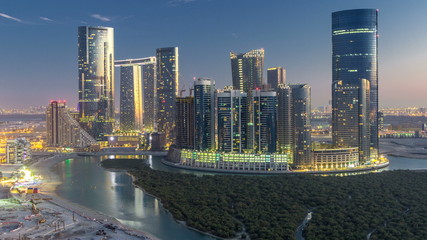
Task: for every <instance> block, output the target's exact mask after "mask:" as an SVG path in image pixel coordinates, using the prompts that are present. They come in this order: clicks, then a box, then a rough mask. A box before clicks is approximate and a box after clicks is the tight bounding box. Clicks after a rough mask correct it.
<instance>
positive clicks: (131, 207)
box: [55, 156, 427, 240]
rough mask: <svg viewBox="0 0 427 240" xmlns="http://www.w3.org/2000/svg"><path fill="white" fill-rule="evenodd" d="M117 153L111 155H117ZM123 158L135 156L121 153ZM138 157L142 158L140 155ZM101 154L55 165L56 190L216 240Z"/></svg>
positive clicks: (132, 219)
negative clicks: (108, 165)
mask: <svg viewBox="0 0 427 240" xmlns="http://www.w3.org/2000/svg"><path fill="white" fill-rule="evenodd" d="M115 157H117V156H109V158H115ZM121 157H122V158H123V157H124V158H135V156H132V157H130V156H129V157H126V156H121ZM138 158H139V157H138ZM144 158H145V159H140V160H138V159H136V160H135V161H137V164H148V165H149V166H150V167H151V168H153V169H156V170H163V171H170V172H180V173H193V174H213V173H207V172H193V171H189V170H184V169H177V168H173V167H169V166H166V165H164V164H162V163H161V158H159V157H151V156H146V157H144ZM389 160H390V166H389V167H388V168H387V169H388V170H397V169H420V168H423V169H427V160H422V159H411V158H402V157H389ZM100 161H101V159H100V158H99V157H89V156H87V157H78V158H75V159H69V160H66V161H64V162H61V163H59V164H58V165H56V166H55V171H56V172H57V173H58V175H59V176H60V179H61V180H62V182H63V184H61V185H60V186H58V188H57V193H58V194H59V195H60V196H62V197H64V198H66V199H68V200H71V201H73V202H75V203H78V204H81V205H83V206H86V207H88V208H91V209H94V210H96V211H99V212H102V213H104V214H106V215H108V216H112V217H114V218H116V219H117V220H119V221H120V222H122V223H123V224H125V225H127V226H130V227H132V228H135V229H138V230H141V231H144V232H148V233H149V234H151V235H153V236H155V237H157V238H160V239H180V240H187V239H188V240H194V239H214V238H211V237H209V236H206V235H203V234H201V233H198V232H195V231H192V230H190V229H188V228H186V227H184V226H183V225H181V224H178V223H177V222H175V220H174V219H173V218H172V216H171V215H170V214H169V213H168V212H167V211H166V210H165V209H164V208H163V207H162V206H161V204H160V202H159V201H158V200H156V199H155V198H153V197H152V196H150V195H147V194H145V193H144V192H143V191H142V190H140V189H138V188H135V187H134V186H133V185H132V179H131V177H129V176H128V175H127V174H126V172H125V171H112V170H108V169H104V168H102V167H100V166H99V163H100Z"/></svg>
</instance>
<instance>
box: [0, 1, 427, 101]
mask: <svg viewBox="0 0 427 240" xmlns="http://www.w3.org/2000/svg"><path fill="white" fill-rule="evenodd" d="M242 2H243V1H239V0H237V1H233V3H231V2H227V1H222V0H216V1H204V0H198V1H159V2H156V3H149V2H138V3H136V2H132V3H129V4H127V5H126V4H124V5H126V6H122V7H120V8H111V6H112V5H113V4H114V3H113V1H105V6H98V5H99V4H95V3H86V2H85V3H84V4H83V5H82V6H84V7H83V8H81V7H78V6H76V5H78V3H79V1H76V2H75V3H73V4H71V3H67V4H61V6H60V5H58V4H53V1H43V2H42V3H37V4H35V3H31V2H30V1H28V4H27V8H28V9H26V8H24V9H18V8H17V7H16V4H14V3H2V4H1V5H2V12H1V13H2V14H3V15H2V16H3V18H0V24H1V25H2V26H3V28H4V32H5V33H6V34H5V37H4V39H2V40H0V44H3V45H5V46H15V44H16V46H19V48H15V47H9V48H6V49H5V51H4V56H5V58H4V59H7V61H6V60H4V61H3V64H2V65H1V68H0V69H1V71H2V73H3V77H2V78H1V80H0V81H2V83H3V84H7V87H4V88H2V90H0V91H1V92H0V107H3V108H5V107H6V108H7V107H22V106H25V105H27V103H28V102H31V103H32V104H37V105H45V103H46V102H48V100H50V99H67V101H68V102H69V106H70V107H75V106H76V105H77V98H76V96H75V92H74V89H75V86H76V79H77V77H78V76H77V72H76V71H75V67H76V63H75V60H76V59H77V53H76V51H75V46H76V40H75V29H76V28H77V26H80V25H94V26H98V25H102V26H108V27H113V28H114V29H115V32H116V34H115V37H116V40H115V42H116V58H117V59H128V58H134V57H148V56H152V55H153V51H154V49H156V48H160V47H167V46H178V47H179V48H180V55H181V64H180V65H181V66H180V67H181V71H180V72H181V76H180V79H181V84H180V88H182V87H185V88H189V87H190V86H191V85H192V79H193V77H210V78H212V79H215V80H216V82H217V86H218V87H219V88H221V87H223V86H225V85H227V83H229V82H230V81H231V69H230V67H229V58H228V55H229V52H230V51H236V52H246V51H249V50H251V49H257V48H264V49H265V67H264V69H267V68H270V67H275V66H283V67H284V68H286V69H287V75H288V82H289V83H308V84H309V85H311V86H312V89H313V106H318V105H325V104H327V102H328V101H329V100H330V84H329V83H330V79H331V75H332V73H331V71H330V69H331V62H330V52H331V44H330V26H331V23H330V16H331V13H332V12H333V11H340V10H346V9H355V8H378V9H380V13H379V14H380V17H381V21H380V28H379V34H380V38H379V42H380V48H379V61H380V64H379V73H380V75H379V82H380V84H381V86H382V87H381V88H380V90H379V99H380V101H379V102H380V103H381V104H380V107H381V106H414V105H415V106H422V105H423V104H422V102H421V101H423V91H422V89H424V88H425V87H426V84H427V83H425V81H422V79H423V78H424V76H425V75H426V71H425V70H424V69H423V64H422V59H425V57H426V55H427V52H426V50H424V49H422V48H416V46H422V45H421V43H422V42H423V41H422V40H424V39H425V38H427V34H426V33H424V32H422V31H417V29H418V28H417V26H418V24H417V23H418V22H425V21H424V20H425V18H426V15H425V14H424V12H423V11H422V10H421V9H423V8H422V5H423V4H426V5H427V3H405V4H403V3H401V4H393V5H391V4H387V1H374V2H372V1H358V2H357V3H354V2H351V1H330V2H328V3H322V4H320V3H317V2H315V1H310V2H309V3H310V4H308V3H296V4H295V3H293V4H292V5H291V4H290V2H279V1H268V2H263V3H261V2H255V1H245V4H244V5H243V6H242ZM272 5H274V6H275V8H274V9H273V8H271V6H272ZM137 7H146V8H142V9H143V10H141V11H142V13H137V12H136V11H135V10H133V8H135V9H138V10H139V9H140V8H137ZM238 8H242V10H245V11H251V10H254V9H259V12H260V13H259V14H260V16H261V18H259V19H258V20H257V21H255V20H253V19H249V17H248V16H246V15H242V16H241V17H243V19H245V20H248V23H249V25H250V24H252V25H253V27H257V28H259V29H260V31H259V33H256V34H254V33H252V31H250V29H252V28H250V29H249V28H248V27H247V26H248V25H245V26H242V25H240V24H238V23H235V22H233V20H234V19H235V18H236V17H239V16H240V15H237V16H236V15H233V14H234V13H235V10H236V9H238ZM29 9H31V11H30V10H29ZM112 9H114V10H112ZM208 9H209V10H210V9H212V11H209V12H207V10H208ZM280 9H281V11H282V13H283V14H278V13H280V12H279V10H280ZM402 9H404V10H403V11H402ZM160 10H163V11H164V13H165V14H167V15H168V19H166V18H161V19H156V20H152V19H150V16H153V15H155V14H156V11H157V12H158V11H160ZM267 10H268V11H271V12H269V14H267V13H264V12H266V11H267ZM195 11H196V13H193V12H195ZM221 11H224V14H221V18H219V16H218V15H219V13H220V12H221ZM301 11H306V13H307V14H306V18H305V20H306V21H304V22H299V23H298V24H293V23H292V19H293V18H294V17H295V16H297V14H296V13H293V12H301ZM190 12H191V13H193V14H186V13H190ZM232 13H233V14H232ZM273 13H274V14H273ZM397 13H399V14H402V15H401V16H402V17H400V18H399V19H398V20H397V19H395V18H394V16H395V15H396V14H397ZM5 14H6V15H5ZM200 14H207V16H206V18H199V16H200ZM184 15H185V16H184ZM209 18H211V19H209ZM153 19H154V18H153ZM195 19H198V20H199V19H200V21H199V22H197V23H196V22H195V21H194V20H195ZM50 20H52V21H50ZM82 21H83V22H82ZM167 26H171V28H170V32H169V33H165V32H163V31H160V30H159V29H162V28H165V27H167ZM251 34H252V35H251ZM52 36H55V37H52ZM165 36H169V37H165ZM28 39H31V41H28ZM23 40H25V41H23ZM18 44H19V45H18ZM202 50H203V51H202ZM205 55H209V58H203V59H204V60H203V61H200V59H202V57H203V56H205ZM23 59H30V60H31V62H32V63H31V64H27V63H26V62H25V61H23ZM307 60H309V64H307ZM18 63H19V64H18ZM44 65H48V66H50V68H49V69H47V70H43V71H42V70H41V69H42V67H43V66H44ZM23 66H25V68H26V71H20V69H22V67H23ZM265 76H266V72H265V71H264V78H265ZM116 78H117V73H116ZM408 78H409V79H410V80H411V81H408V80H407V79H408ZM264 81H266V79H264ZM31 82H37V83H38V84H37V86H34V88H32V89H28V90H27V89H26V88H25V86H27V85H28V84H31ZM117 84H118V81H116V86H117ZM400 85H401V86H404V91H406V92H408V91H411V94H407V95H402V94H400V93H401V91H402V89H401V88H399V87H398V86H400ZM116 89H117V88H116ZM16 91H20V92H21V93H22V94H15V92H16ZM116 92H117V91H116ZM395 96H402V97H399V98H396V97H395ZM116 99H117V98H116ZM116 105H117V103H116Z"/></svg>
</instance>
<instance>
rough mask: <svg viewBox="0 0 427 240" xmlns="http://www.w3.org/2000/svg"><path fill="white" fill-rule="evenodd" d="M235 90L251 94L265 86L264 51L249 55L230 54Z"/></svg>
mask: <svg viewBox="0 0 427 240" xmlns="http://www.w3.org/2000/svg"><path fill="white" fill-rule="evenodd" d="M230 59H231V74H232V77H233V88H234V89H235V90H243V91H244V92H249V91H250V90H252V89H255V88H260V87H261V86H262V85H263V84H264V80H263V70H264V49H262V48H261V49H255V50H251V51H249V52H247V53H234V52H230Z"/></svg>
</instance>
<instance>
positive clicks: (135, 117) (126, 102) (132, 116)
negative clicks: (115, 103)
mask: <svg viewBox="0 0 427 240" xmlns="http://www.w3.org/2000/svg"><path fill="white" fill-rule="evenodd" d="M141 77H142V76H141V67H140V66H138V65H128V66H126V65H124V66H121V68H120V130H122V131H137V130H139V131H142V128H143V122H142V117H143V104H142V86H141V85H142V79H141Z"/></svg>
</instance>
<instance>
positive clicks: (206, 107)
mask: <svg viewBox="0 0 427 240" xmlns="http://www.w3.org/2000/svg"><path fill="white" fill-rule="evenodd" d="M214 91H215V81H214V80H212V79H208V78H198V79H197V80H195V81H194V101H195V102H194V108H195V129H196V132H195V136H194V138H195V140H194V148H195V149H197V150H207V149H213V148H215V122H214V121H215V117H214V116H215V108H214V105H215V102H214V101H215V99H214V97H215V95H214Z"/></svg>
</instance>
